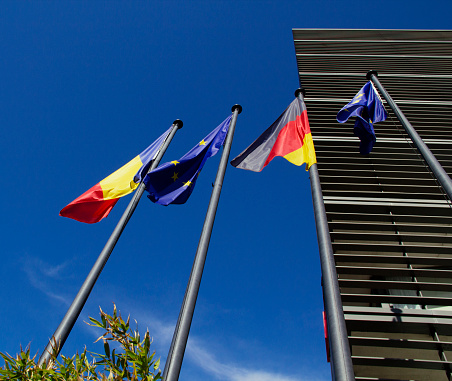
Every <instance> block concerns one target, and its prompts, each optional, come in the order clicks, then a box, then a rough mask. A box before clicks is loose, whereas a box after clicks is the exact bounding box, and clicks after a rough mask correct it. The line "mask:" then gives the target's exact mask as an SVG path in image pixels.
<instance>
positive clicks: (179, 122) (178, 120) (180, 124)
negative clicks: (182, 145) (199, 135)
mask: <svg viewBox="0 0 452 381" xmlns="http://www.w3.org/2000/svg"><path fill="white" fill-rule="evenodd" d="M173 124H176V125H177V127H178V129H179V130H180V129H181V128H182V126H183V125H184V123H183V122H182V120H180V119H176V120H175V121H174V122H173Z"/></svg>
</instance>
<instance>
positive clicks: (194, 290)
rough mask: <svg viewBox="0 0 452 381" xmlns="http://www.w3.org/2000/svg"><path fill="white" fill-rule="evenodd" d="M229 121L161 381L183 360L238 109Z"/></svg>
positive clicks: (168, 380) (175, 375)
mask: <svg viewBox="0 0 452 381" xmlns="http://www.w3.org/2000/svg"><path fill="white" fill-rule="evenodd" d="M232 112H233V116H232V121H231V124H230V126H229V132H228V136H227V137H226V142H225V143H224V148H223V154H222V155H221V161H220V164H219V166H218V171H217V176H216V178H215V184H214V186H213V190H212V195H211V196H210V202H209V207H208V209H207V214H206V218H205V220H204V226H203V228H202V233H201V237H200V238H199V244H198V249H197V251H196V256H195V260H194V262H193V267H192V270H191V274H190V278H189V280H188V285H187V289H186V290H185V296H184V301H183V303H182V307H181V309H180V313H179V318H178V320H177V324H176V328H175V330H174V334H173V339H172V342H171V347H170V350H169V353H168V358H167V359H166V363H165V368H164V369H163V376H162V379H163V381H177V380H178V379H179V374H180V370H181V367H182V361H183V359H184V353H185V347H186V346H187V340H188V334H189V332H190V326H191V322H192V319H193V314H194V311H195V305H196V299H197V297H198V292H199V287H200V284H201V278H202V272H203V270H204V264H205V262H206V256H207V249H208V248H209V243H210V236H211V234H212V227H213V223H214V221H215V214H216V212H217V207H218V201H219V199H220V193H221V188H222V186H223V179H224V174H225V172H226V166H227V164H228V158H229V152H230V150H231V145H232V138H233V136H234V130H235V125H236V122H237V115H238V114H240V113H241V112H242V106H240V105H235V106H233V107H232Z"/></svg>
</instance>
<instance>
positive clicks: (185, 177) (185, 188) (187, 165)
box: [143, 114, 232, 205]
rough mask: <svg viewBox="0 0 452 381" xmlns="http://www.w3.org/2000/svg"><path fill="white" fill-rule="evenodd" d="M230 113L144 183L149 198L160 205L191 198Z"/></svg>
mask: <svg viewBox="0 0 452 381" xmlns="http://www.w3.org/2000/svg"><path fill="white" fill-rule="evenodd" d="M231 119H232V114H231V115H230V116H229V117H227V118H226V120H225V121H224V122H223V123H221V124H220V125H219V126H218V127H217V128H215V129H214V130H213V131H212V132H211V133H210V134H209V135H207V136H206V137H205V138H204V139H202V140H201V141H200V142H199V143H198V144H197V145H196V146H195V147H193V148H192V149H191V150H190V151H189V152H187V153H186V154H185V155H184V156H183V157H181V158H180V159H179V160H173V161H171V162H169V163H165V164H162V165H161V166H159V167H158V168H156V169H154V170H153V171H152V172H150V173H148V174H147V175H146V177H145V178H144V180H143V182H144V184H145V185H146V190H147V191H148V192H149V195H148V198H149V199H150V200H151V201H152V202H155V203H156V204H160V205H169V204H183V203H185V202H186V201H187V200H188V198H189V197H190V195H191V193H192V192H193V188H194V187H195V184H196V180H197V178H198V176H199V172H201V169H202V167H203V166H204V163H205V162H206V160H207V159H208V158H209V157H211V156H214V155H215V154H216V153H217V152H218V151H219V149H220V147H221V146H222V145H223V143H224V140H225V138H226V135H227V133H228V128H229V124H230V123H231Z"/></svg>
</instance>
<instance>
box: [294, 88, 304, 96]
mask: <svg viewBox="0 0 452 381" xmlns="http://www.w3.org/2000/svg"><path fill="white" fill-rule="evenodd" d="M300 93H301V94H303V96H305V95H306V90H305V89H304V87H299V88H298V89H296V90H295V98H298V94H300Z"/></svg>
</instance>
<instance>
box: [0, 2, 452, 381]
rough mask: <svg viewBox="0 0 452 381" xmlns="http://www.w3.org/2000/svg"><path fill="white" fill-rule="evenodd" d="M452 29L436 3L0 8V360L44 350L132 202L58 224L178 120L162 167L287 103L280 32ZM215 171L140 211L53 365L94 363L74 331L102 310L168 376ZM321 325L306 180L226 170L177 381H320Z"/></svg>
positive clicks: (239, 134)
mask: <svg viewBox="0 0 452 381" xmlns="http://www.w3.org/2000/svg"><path fill="white" fill-rule="evenodd" d="M451 13H452V3H451V2H450V1H449V0H447V1H446V0H445V1H430V2H428V3H425V2H420V1H397V2H395V1H380V2H363V1H310V2H305V1H281V0H280V1H257V0H256V1H192V2H183V1H155V2H146V1H127V2H126V1H124V2H118V1H58V2H56V1H28V2H27V1H2V2H1V3H0V36H1V38H0V78H1V82H0V83H1V84H0V126H1V131H2V139H1V140H0V148H1V149H0V157H1V163H2V165H1V168H2V176H1V187H0V189H1V198H0V199H1V201H0V205H1V214H0V218H1V226H2V234H1V235H2V246H3V250H2V266H1V267H0V276H1V285H2V292H1V296H0V300H1V305H2V307H1V314H0V325H1V326H2V330H1V333H0V351H2V352H9V353H10V354H14V353H16V352H17V351H18V349H19V345H20V344H22V345H27V344H28V343H30V342H31V349H32V351H33V352H37V351H42V349H43V348H44V347H45V345H46V343H47V339H48V338H49V337H50V336H51V335H52V334H53V332H54V330H55V329H56V327H57V326H58V324H59V323H60V321H61V319H62V317H63V316H64V314H65V312H66V310H67V308H68V306H69V304H70V303H71V302H72V300H73V298H74V296H75V294H76V293H77V291H78V289H79V287H80V285H81V284H82V282H83V281H84V279H85V277H86V276H87V274H88V272H89V270H90V268H91V266H92V264H93V263H94V261H95V260H96V258H97V256H98V254H99V253H100V251H101V249H102V248H103V246H104V244H105V242H106V240H107V239H108V237H109V235H110V233H111V231H112V230H113V228H114V226H115V225H116V223H117V221H118V219H119V217H120V216H121V214H122V212H123V210H124V208H125V207H126V205H127V203H128V201H129V200H130V196H129V197H126V198H125V199H122V200H120V202H119V203H118V204H117V206H116V207H115V208H114V210H113V212H112V213H111V214H110V216H109V217H108V218H107V219H106V220H103V221H101V222H100V223H98V224H94V225H86V224H82V223H79V222H76V221H73V220H70V219H66V218H62V217H59V216H58V212H59V210H60V209H61V208H62V207H64V206H65V205H66V204H67V203H69V202H70V201H72V200H73V199H74V198H76V197H77V196H79V195H80V194H81V193H83V192H84V191H86V190H87V189H88V188H90V187H91V186H93V185H94V184H96V183H97V182H99V181H100V180H102V179H103V178H104V177H106V176H107V175H109V174H110V173H112V172H113V171H114V170H116V169H117V168H119V167H120V166H121V165H123V164H124V163H126V162H127V161H129V160H130V159H131V158H133V157H134V156H136V155H137V154H138V153H140V152H141V151H142V150H143V149H144V148H145V147H147V146H148V145H149V144H150V143H151V142H152V141H153V140H154V139H156V138H157V137H158V136H159V135H160V134H161V133H162V132H163V131H164V130H166V129H167V128H168V127H169V126H170V125H171V123H172V121H173V120H174V119H176V118H180V119H182V120H183V122H184V128H183V129H182V130H180V131H179V132H178V133H177V134H176V137H175V139H174V141H173V143H172V145H171V146H170V148H169V150H168V151H167V154H166V155H165V157H164V160H163V161H170V160H174V159H177V158H179V157H181V156H182V155H183V154H184V153H185V152H186V151H188V150H189V149H190V148H192V147H193V145H194V144H196V143H197V142H198V141H199V140H200V139H201V138H203V137H204V136H205V135H207V134H208V133H209V132H210V131H211V130H212V129H213V128H214V127H216V126H217V125H218V124H219V123H220V122H221V121H223V120H224V119H225V118H226V116H227V115H228V114H229V113H230V109H231V106H232V105H233V104H235V103H240V104H241V105H242V106H243V112H242V114H241V115H240V116H239V118H238V122H237V129H236V134H235V138H234V141H233V145H232V151H231V158H232V157H234V156H236V155H237V154H239V153H240V152H241V151H242V150H243V149H244V148H246V147H247V146H248V144H249V143H251V141H253V140H254V139H255V138H256V137H257V136H258V135H259V134H260V133H261V132H262V131H263V130H264V129H265V128H267V127H268V126H269V125H270V124H271V123H272V122H273V121H274V120H275V119H276V118H277V117H278V116H279V114H280V113H281V112H282V111H283V110H284V109H285V107H286V106H287V105H288V104H289V103H290V102H291V101H292V99H293V92H294V90H295V89H296V88H297V87H298V75H297V67H296V59H295V53H294V46H293V39H292V28H396V29H397V28H401V29H451V28H452V21H451V20H450V15H451ZM357 90H358V89H357ZM306 104H307V107H308V114H309V94H308V96H307V98H306ZM219 157H220V155H217V156H216V157H214V158H213V159H211V160H209V161H208V162H207V164H206V166H205V168H204V170H203V173H202V175H201V176H200V178H199V180H198V182H197V185H196V189H195V191H194V193H193V194H192V196H191V198H190V199H189V201H188V203H187V204H185V205H176V206H169V207H162V206H159V205H154V204H152V203H151V202H150V201H149V200H148V199H146V198H143V199H142V200H141V202H140V204H139V206H138V209H137V211H136V213H135V215H134V216H133V218H132V220H131V222H130V223H129V225H128V226H127V228H126V230H125V232H124V234H123V236H122V237H121V239H120V241H119V243H118V245H117V247H116V249H115V250H114V252H113V254H112V256H111V258H110V260H109V261H108V263H107V265H106V266H105V268H104V271H103V273H102V275H101V276H100V278H99V280H98V282H97V284H96V286H95V288H94V290H93V292H92V294H91V297H90V298H89V300H88V302H87V304H86V306H85V308H84V310H83V312H82V315H81V316H80V318H79V320H78V322H77V323H76V325H75V327H74V329H73V331H72V334H71V335H70V337H69V339H68V341H67V343H66V345H65V347H64V348H63V351H62V353H64V354H66V355H69V354H73V353H74V352H75V351H76V350H79V351H80V350H82V349H83V347H84V345H85V344H86V345H87V347H88V349H91V350H94V351H101V348H100V347H99V346H97V344H96V345H94V344H92V342H93V341H94V340H95V339H96V338H97V336H98V334H99V333H98V331H96V330H94V329H92V328H90V327H88V326H87V325H86V324H85V323H84V322H83V321H87V320H88V316H94V317H96V316H98V307H99V306H101V307H102V308H103V309H104V310H107V311H111V307H112V303H113V302H115V303H116V304H117V306H118V308H119V309H120V310H121V311H122V313H123V314H124V315H128V314H130V315H131V317H132V318H135V319H137V320H138V322H139V325H140V327H141V329H142V330H143V331H144V330H145V329H146V327H149V330H150V332H151V335H152V336H153V337H154V348H155V350H156V351H157V354H158V356H160V357H161V358H162V365H163V362H164V360H165V358H166V355H167V353H168V348H169V344H170V340H171V336H172V333H173V329H174V325H175V322H176V319H177V316H178V313H179V308H180V304H181V302H182V299H183V295H184V291H185V287H186V284H187V280H188V276H189V273H190V269H191V265H192V262H193V258H194V255H195V252H196V247H197V244H198V239H199V236H200V233H201V228H202V224H203V220H204V216H205V212H206V209H207V204H208V201H209V197H210V192H211V189H212V188H211V183H212V182H213V181H214V178H215V173H216V169H217V165H218V163H219ZM321 311H322V296H321V287H320V264H319V259H318V249H317V241H316V233H315V226H314V220H313V212H312V202H311V194H310V186H309V177H308V174H307V173H306V172H305V171H304V168H299V167H296V166H293V165H291V164H289V163H288V162H286V161H285V160H283V159H275V160H273V162H272V163H271V164H270V165H269V166H268V167H267V168H265V169H264V171H263V172H262V173H251V172H248V171H242V170H238V169H235V168H233V167H231V166H229V167H228V169H227V172H226V178H225V183H224V187H223V192H222V194H221V199H220V205H219V209H218V213H217V218H216V222H215V225H214V231H213V235H212V240H211V244H210V249H209V253H208V256H207V262H206V267H205V271H204V277H203V280H202V284H201V290H200V294H199V298H198V303H197V307H196V311H195V316H194V319H193V324H192V329H191V334H190V340H189V344H188V348H187V351H186V356H185V360H184V363H183V367H182V372H181V377H180V380H181V381H189V380H195V379H196V380H214V381H215V380H220V381H221V380H231V381H236V380H241V381H255V380H259V381H267V380H283V381H294V380H302V381H317V380H328V379H330V370H329V365H328V364H327V362H326V356H325V347H324V339H323V326H322V315H321Z"/></svg>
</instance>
